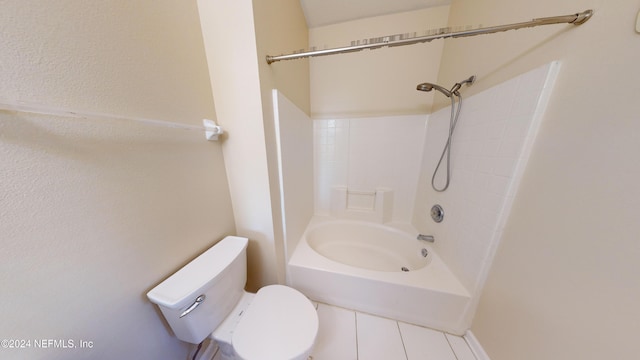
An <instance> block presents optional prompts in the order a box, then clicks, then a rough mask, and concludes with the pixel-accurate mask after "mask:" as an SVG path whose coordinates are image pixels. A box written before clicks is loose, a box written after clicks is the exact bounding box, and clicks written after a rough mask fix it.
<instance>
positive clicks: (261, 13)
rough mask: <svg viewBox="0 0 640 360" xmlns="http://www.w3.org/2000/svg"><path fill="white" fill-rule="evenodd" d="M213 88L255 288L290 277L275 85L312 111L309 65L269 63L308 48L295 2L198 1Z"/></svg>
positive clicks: (236, 211) (238, 221) (239, 226)
mask: <svg viewBox="0 0 640 360" xmlns="http://www.w3.org/2000/svg"><path fill="white" fill-rule="evenodd" d="M198 8H199V12H200V17H201V22H202V30H203V36H204V39H205V49H206V52H207V59H208V63H209V71H210V73H211V85H212V89H213V94H214V98H215V103H216V113H217V115H218V119H219V121H220V123H221V124H222V125H223V126H225V127H226V128H227V130H228V134H229V136H228V139H227V140H226V141H225V142H224V145H223V147H224V156H225V160H226V164H227V173H228V176H229V185H230V191H231V196H232V199H233V209H234V215H235V219H236V227H237V229H238V235H242V236H247V237H249V238H250V239H251V242H250V245H249V250H248V257H249V265H248V267H249V269H248V270H249V274H248V277H249V279H248V285H247V288H248V289H249V290H253V291H255V290H257V289H258V288H260V287H261V286H263V285H267V284H273V283H278V282H279V283H283V282H284V249H283V246H284V244H283V233H282V231H283V230H282V217H281V215H280V200H279V198H280V197H279V186H278V170H277V169H278V168H277V156H276V147H275V129H274V120H273V105H272V100H271V89H273V88H278V89H281V90H282V92H283V93H284V94H285V95H286V96H288V97H289V98H290V99H291V100H292V101H293V102H294V103H295V104H296V105H297V106H298V107H300V108H302V109H303V110H305V111H308V108H309V96H308V92H309V90H308V65H305V63H306V62H305V61H303V62H300V63H298V64H289V65H292V66H289V67H280V68H278V67H275V66H274V67H269V65H267V64H266V60H265V58H266V55H267V54H274V53H280V52H286V51H290V49H295V48H298V47H306V41H307V34H306V24H305V22H304V15H303V14H302V9H301V8H300V4H299V3H298V1H295V0H282V1H279V2H277V3H274V2H269V3H266V2H264V1H256V2H252V1H251V0H242V1H235V0H220V1H215V0H198Z"/></svg>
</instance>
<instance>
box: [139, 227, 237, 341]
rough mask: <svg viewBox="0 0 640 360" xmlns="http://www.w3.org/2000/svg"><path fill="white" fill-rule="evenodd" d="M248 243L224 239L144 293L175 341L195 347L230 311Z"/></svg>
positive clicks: (231, 238) (235, 239) (234, 237)
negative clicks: (154, 305) (167, 324)
mask: <svg viewBox="0 0 640 360" xmlns="http://www.w3.org/2000/svg"><path fill="white" fill-rule="evenodd" d="M248 242H249V240H248V239H247V238H243V237H237V236H227V237H225V238H224V239H222V240H221V241H219V242H218V243H217V244H215V245H214V246H213V247H211V248H210V249H209V250H207V251H206V252H204V253H203V254H201V255H200V256H198V257H197V258H195V259H194V260H192V261H191V262H190V263H188V264H187V265H185V266H184V267H183V268H182V269H180V270H178V272H176V273H175V274H173V275H171V276H170V277H169V278H167V279H166V280H164V281H163V282H162V283H160V284H159V285H158V286H156V287H155V288H153V289H152V290H151V291H149V292H148V293H147V297H148V298H149V300H151V301H152V302H153V303H155V304H157V305H158V307H159V308H160V310H161V311H162V314H163V315H164V317H165V318H166V319H167V322H168V323H169V325H170V326H171V329H172V330H173V332H174V333H175V335H176V337H177V338H178V339H180V340H182V341H186V342H189V343H192V344H199V343H200V342H202V340H204V339H205V338H206V337H207V336H209V335H210V334H211V333H212V332H213V330H214V329H216V328H217V327H218V325H220V323H221V322H222V321H223V320H224V319H225V317H226V316H227V315H228V314H229V312H230V311H231V310H232V309H233V308H234V306H235V305H236V303H237V302H238V300H239V299H240V297H241V296H242V293H243V291H244V286H245V283H246V281H247V256H246V252H247V244H248ZM181 316H182V317H181Z"/></svg>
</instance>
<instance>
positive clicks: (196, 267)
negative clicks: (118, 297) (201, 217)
mask: <svg viewBox="0 0 640 360" xmlns="http://www.w3.org/2000/svg"><path fill="white" fill-rule="evenodd" d="M247 244H248V239H246V238H241V237H235V236H228V237H226V238H224V239H223V240H221V241H220V242H219V243H218V244H216V245H214V246H213V247H212V248H210V249H209V250H207V251H206V252H204V253H203V254H202V255H200V256H198V257H197V258H196V259H194V260H193V261H191V262H190V263H189V264H187V265H186V266H185V267H183V268H182V269H180V270H178V271H177V272H176V273H175V274H173V275H171V276H170V277H169V278H167V279H166V280H164V281H163V282H161V283H160V284H159V285H157V286H156V287H154V288H153V289H152V290H151V291H149V292H148V293H147V297H148V298H149V299H150V300H151V301H152V302H153V303H155V304H157V305H158V307H159V308H160V310H161V312H162V314H163V316H164V317H165V319H166V320H167V322H168V323H169V326H170V327H171V329H172V330H173V332H174V334H175V335H176V337H177V338H179V339H180V340H183V341H186V342H189V343H192V344H198V343H201V342H202V341H203V340H204V339H206V338H207V337H210V338H212V339H213V340H214V341H215V342H216V343H217V344H218V346H219V347H220V351H221V355H222V359H223V360H235V359H241V360H306V359H308V357H309V355H310V354H311V351H312V349H313V345H314V343H315V339H316V336H317V334H318V314H317V312H316V309H315V307H314V306H313V304H312V303H311V301H309V299H307V298H306V297H305V296H304V295H303V294H302V293H300V292H299V291H297V290H295V289H293V288H290V287H287V286H283V285H269V286H265V287H263V288H261V289H260V290H259V291H258V292H257V293H256V294H252V293H248V292H246V291H244V285H245V283H246V248H247Z"/></svg>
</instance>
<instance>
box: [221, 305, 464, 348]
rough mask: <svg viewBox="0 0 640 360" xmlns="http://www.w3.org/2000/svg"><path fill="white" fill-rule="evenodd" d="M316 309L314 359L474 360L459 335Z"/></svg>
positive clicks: (335, 309)
mask: <svg viewBox="0 0 640 360" xmlns="http://www.w3.org/2000/svg"><path fill="white" fill-rule="evenodd" d="M317 309H318V318H319V320H320V327H319V329H318V338H317V340H316V344H315V347H314V351H313V354H312V357H313V360H476V358H475V356H474V355H473V353H472V352H471V349H469V347H468V346H467V343H466V341H465V340H464V339H463V338H461V337H460V336H454V335H450V334H445V333H442V332H440V331H436V330H431V329H427V328H424V327H420V326H416V325H411V324H407V323H403V322H400V321H395V320H390V319H385V318H381V317H377V316H373V315H369V314H364V313H359V312H356V311H352V310H347V309H343V308H339V307H335V306H330V305H326V304H317ZM218 359H220V354H219V353H218V354H216V357H214V359H213V360H218Z"/></svg>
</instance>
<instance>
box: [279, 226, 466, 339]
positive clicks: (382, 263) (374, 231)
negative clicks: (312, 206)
mask: <svg viewBox="0 0 640 360" xmlns="http://www.w3.org/2000/svg"><path fill="white" fill-rule="evenodd" d="M417 234H418V233H417V231H416V230H415V229H413V227H411V226H410V225H407V224H394V225H387V224H385V225H382V224H376V223H370V222H362V221H354V220H341V219H336V218H331V217H324V216H315V217H314V218H313V219H312V220H311V222H310V223H309V225H308V226H307V229H306V231H305V232H304V235H303V236H302V239H300V241H299V242H298V244H297V245H296V248H295V250H294V251H293V254H292V255H291V258H290V260H289V263H288V266H287V275H288V279H287V282H288V284H289V285H290V286H292V287H294V288H296V289H298V290H300V291H301V292H302V293H304V294H305V295H306V296H308V297H309V298H311V299H312V300H315V301H318V302H322V303H326V304H330V305H335V306H340V307H344V308H348V309H352V310H356V311H361V312H365V313H369V314H373V315H377V316H382V317H387V318H391V319H395V320H400V321H404V322H408V323H411V324H416V325H421V326H426V327H430V328H434V329H437V330H441V331H446V332H449V333H453V334H458V335H462V334H464V332H465V331H466V330H467V326H466V325H465V324H464V323H463V322H462V319H463V316H462V315H463V314H464V311H465V308H466V307H467V306H468V305H469V303H470V296H469V293H468V292H467V290H466V289H465V288H464V286H462V284H461V283H460V282H459V281H458V279H457V278H456V277H455V276H454V275H453V274H452V273H451V271H450V270H449V269H448V268H447V266H446V265H445V264H444V263H443V262H442V260H441V259H440V258H439V257H438V255H437V254H436V253H435V252H434V251H433V248H432V247H431V246H430V244H429V243H427V242H425V241H419V240H416V236H417ZM436 241H438V239H436Z"/></svg>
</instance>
